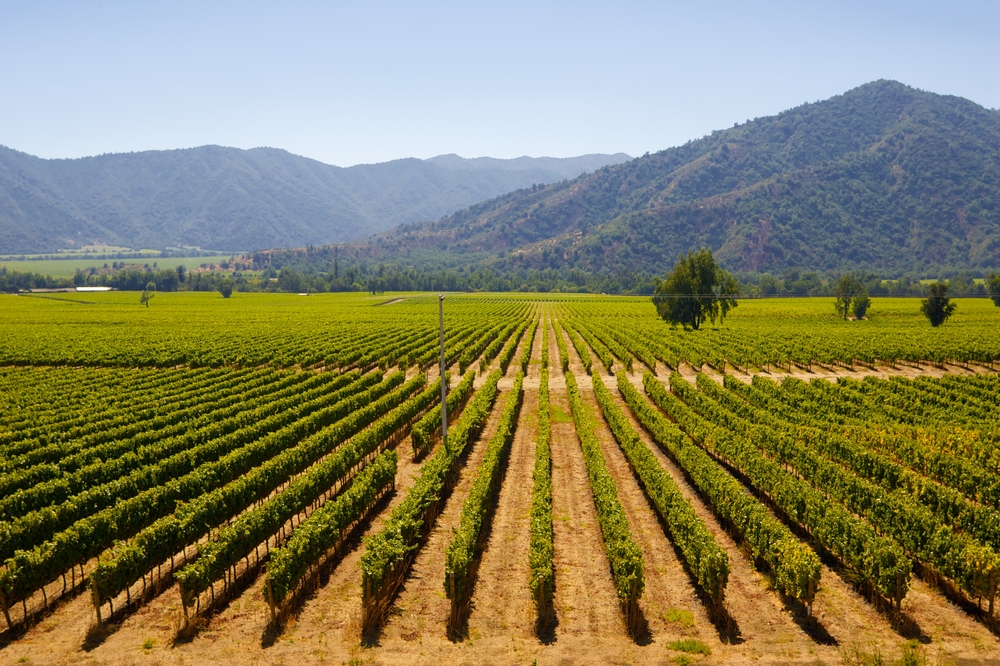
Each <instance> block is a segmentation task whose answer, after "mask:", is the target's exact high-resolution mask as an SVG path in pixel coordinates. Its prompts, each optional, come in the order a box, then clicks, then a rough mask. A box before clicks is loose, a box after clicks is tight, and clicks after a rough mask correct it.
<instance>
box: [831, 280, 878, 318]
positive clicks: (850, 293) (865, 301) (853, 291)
mask: <svg viewBox="0 0 1000 666" xmlns="http://www.w3.org/2000/svg"><path fill="white" fill-rule="evenodd" d="M835 294H836V296H837V300H835V301H834V302H833V307H834V308H835V309H836V310H837V314H838V315H840V316H841V317H843V318H844V320H845V321H846V320H847V315H848V314H852V315H854V318H855V319H861V318H862V317H864V316H865V313H866V312H868V308H869V307H870V306H871V299H870V298H868V290H867V289H865V285H863V284H861V281H860V280H858V279H857V278H856V277H854V276H853V275H842V276H840V279H839V280H837V286H836V289H835Z"/></svg>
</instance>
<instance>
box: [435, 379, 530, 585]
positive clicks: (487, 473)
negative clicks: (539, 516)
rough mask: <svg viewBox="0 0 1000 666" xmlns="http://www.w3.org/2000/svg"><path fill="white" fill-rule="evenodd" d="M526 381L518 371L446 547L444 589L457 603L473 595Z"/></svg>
mask: <svg viewBox="0 0 1000 666" xmlns="http://www.w3.org/2000/svg"><path fill="white" fill-rule="evenodd" d="M523 382H524V374H523V373H521V372H518V374H517V377H516V378H515V379H514V387H513V388H512V389H511V391H510V393H508V394H507V401H506V403H504V407H503V411H501V412H500V419H499V421H498V423H497V430H496V433H494V435H493V437H491V438H490V441H489V442H487V443H486V452H485V453H484V454H483V459H482V461H480V463H479V469H478V470H477V471H476V476H475V478H474V479H473V481H472V487H471V488H470V489H469V494H468V495H466V497H465V501H464V502H463V503H462V513H461V517H460V518H459V524H458V529H457V530H454V531H453V533H452V539H451V543H449V544H448V548H447V549H446V550H445V576H444V589H445V594H446V595H447V597H448V598H449V599H451V600H452V604H453V605H461V604H462V603H464V602H465V601H467V600H468V599H469V598H470V597H471V595H472V574H473V572H474V571H475V565H474V561H475V559H476V557H477V556H478V554H479V551H480V548H481V546H482V544H483V541H484V540H485V539H486V536H487V535H488V533H487V532H485V531H484V530H483V524H484V523H485V522H486V520H487V518H488V515H489V514H490V512H491V511H492V510H493V507H495V506H496V497H497V494H498V493H499V492H500V480H501V479H502V478H503V473H504V469H505V467H506V463H507V454H508V453H509V452H510V445H511V442H513V441H514V430H515V428H516V427H517V416H518V413H519V412H520V408H521V398H522V391H521V386H522V384H523ZM452 584H454V587H453V586H452Z"/></svg>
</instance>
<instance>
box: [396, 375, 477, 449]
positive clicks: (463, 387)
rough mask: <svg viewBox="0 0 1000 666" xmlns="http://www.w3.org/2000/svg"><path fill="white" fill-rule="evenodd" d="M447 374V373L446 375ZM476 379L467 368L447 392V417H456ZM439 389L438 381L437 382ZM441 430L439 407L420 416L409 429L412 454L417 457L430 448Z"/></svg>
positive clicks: (452, 419) (452, 418) (453, 418)
mask: <svg viewBox="0 0 1000 666" xmlns="http://www.w3.org/2000/svg"><path fill="white" fill-rule="evenodd" d="M446 376H447V375H446ZM475 379H476V371H475V370H469V371H468V372H467V373H465V376H464V377H462V381H460V382H459V383H458V386H456V387H455V388H453V389H451V391H449V392H448V399H447V404H448V418H449V419H450V420H451V421H454V420H455V419H456V418H458V416H459V413H460V412H461V411H462V407H464V406H465V401H466V400H468V399H469V396H470V395H472V383H473V382H474V381H475ZM437 386H438V389H439V390H440V387H441V384H440V382H439V383H438V384H437ZM440 432H441V409H440V408H438V409H432V410H430V411H429V412H427V413H426V414H424V415H423V417H421V419H420V420H419V421H417V423H416V424H415V425H414V426H413V428H412V430H410V441H411V442H412V445H413V456H414V457H415V458H419V457H421V456H423V455H425V454H426V453H427V452H428V451H430V450H431V447H432V446H433V445H434V441H435V436H439V435H440Z"/></svg>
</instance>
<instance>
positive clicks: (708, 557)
mask: <svg viewBox="0 0 1000 666" xmlns="http://www.w3.org/2000/svg"><path fill="white" fill-rule="evenodd" d="M594 392H595V394H596V395H597V404H598V405H600V407H601V411H602V412H603V413H604V420H605V421H607V424H608V426H609V427H610V428H611V432H612V433H613V434H614V436H615V439H616V440H617V441H618V445H619V446H620V447H621V449H622V451H623V452H624V453H625V457H626V458H627V459H628V461H629V464H630V465H631V466H632V469H633V470H635V472H636V474H637V475H638V476H639V480H640V481H641V483H642V486H643V488H644V489H645V491H646V495H648V496H649V498H650V500H652V502H653V506H655V507H656V511H657V513H659V514H660V517H661V518H662V519H663V522H664V523H666V525H667V529H668V530H669V531H670V536H671V541H672V542H673V543H674V545H675V546H677V547H678V548H679V549H680V551H681V553H682V555H683V557H684V561H685V562H686V563H687V565H688V569H689V570H690V571H691V573H692V574H693V575H694V577H695V578H696V579H697V580H698V585H699V586H701V588H702V590H704V592H705V594H706V595H708V597H709V598H710V599H712V601H713V602H714V603H715V604H716V605H717V606H719V607H721V604H722V601H723V597H724V595H725V588H726V582H727V581H728V579H729V556H728V555H726V551H724V550H723V549H722V547H721V546H719V544H718V543H717V542H716V541H715V537H713V536H712V533H711V532H709V530H708V527H707V526H706V525H705V523H704V521H702V519H701V518H699V517H698V516H697V515H695V512H694V509H693V508H692V507H691V503H690V502H689V501H688V500H687V499H685V497H684V496H683V495H682V494H681V491H680V488H678V487H677V484H676V483H675V482H674V480H673V478H672V477H671V476H670V474H669V473H668V472H667V471H666V470H665V469H663V466H662V465H660V461H659V460H657V459H656V456H654V455H653V453H652V451H650V450H649V448H647V447H646V444H645V442H643V441H642V440H641V439H640V438H639V435H638V434H637V433H636V432H635V429H634V428H632V424H631V423H629V421H628V418H627V417H626V416H625V414H624V413H623V412H622V411H621V409H619V407H618V405H617V404H615V400H614V398H613V397H612V395H611V392H610V391H608V389H607V387H605V386H604V381H603V380H602V379H601V377H600V375H594Z"/></svg>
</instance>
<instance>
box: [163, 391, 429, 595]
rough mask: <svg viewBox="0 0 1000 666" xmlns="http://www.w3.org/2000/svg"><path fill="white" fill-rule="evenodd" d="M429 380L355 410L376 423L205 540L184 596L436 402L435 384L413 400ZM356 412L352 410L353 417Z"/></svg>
mask: <svg viewBox="0 0 1000 666" xmlns="http://www.w3.org/2000/svg"><path fill="white" fill-rule="evenodd" d="M424 384H425V379H424V377H423V376H417V377H415V378H413V379H412V380H410V381H409V382H407V383H406V384H405V385H404V386H403V387H401V388H400V389H399V390H398V391H395V392H393V393H391V394H389V395H387V396H385V397H383V398H381V399H379V400H377V401H375V402H374V403H372V404H371V405H369V406H367V407H365V408H362V409H361V410H358V411H357V412H355V414H356V415H358V416H359V417H361V418H362V419H363V421H362V422H367V423H370V424H371V425H369V426H368V427H367V428H366V429H365V430H364V431H363V432H361V433H359V434H357V435H356V436H354V437H352V438H351V440H350V441H349V442H348V443H346V444H344V445H342V446H340V447H338V448H337V450H336V451H335V452H334V453H332V454H331V455H328V456H327V457H326V458H324V459H322V460H320V461H319V462H317V463H316V464H314V465H312V466H311V467H309V469H308V470H307V471H306V472H305V473H304V474H302V475H301V476H299V477H298V478H296V479H295V480H293V481H292V482H291V483H290V484H289V485H288V487H287V488H285V489H284V490H282V491H281V492H280V493H278V494H277V495H275V496H274V497H271V498H269V499H267V500H266V501H264V502H263V503H261V504H260V506H257V507H256V508H254V509H252V510H250V511H246V512H244V513H243V514H241V515H240V516H239V517H238V518H236V519H235V520H232V521H231V522H230V523H229V524H228V525H226V526H225V527H223V528H221V529H220V530H219V531H218V532H217V533H216V535H215V537H214V538H212V539H209V540H208V541H207V542H206V543H204V544H199V546H198V559H197V560H195V561H194V562H193V563H190V564H188V565H186V566H185V567H184V568H183V569H181V570H180V571H178V572H177V573H176V574H175V577H176V578H177V579H178V580H179V581H180V582H181V584H182V586H183V587H182V589H183V594H182V596H181V600H182V602H183V603H184V604H186V605H188V606H190V605H191V604H192V603H193V602H194V600H195V599H196V598H197V596H198V595H199V594H200V593H201V592H203V591H205V590H206V589H208V587H209V586H210V585H211V584H212V582H213V581H215V580H218V579H220V578H222V577H223V576H224V575H225V573H226V571H228V570H229V569H230V568H231V567H233V566H235V565H236V564H237V563H238V562H239V561H240V560H241V559H243V558H244V557H247V556H248V555H249V553H250V552H251V551H252V550H254V549H255V548H256V547H257V545H258V544H261V543H263V542H264V541H265V540H267V539H268V538H269V537H271V536H272V535H274V534H276V533H277V532H278V530H279V529H281V527H282V525H284V524H285V523H286V522H287V521H288V520H290V519H291V518H292V516H295V515H298V514H299V513H300V512H302V511H304V510H305V509H306V507H308V506H309V505H310V504H311V503H312V502H314V501H316V500H317V499H318V498H320V497H321V496H323V494H324V493H326V492H327V491H328V490H329V489H330V488H332V487H334V485H335V484H337V483H338V482H342V481H343V480H344V479H345V478H346V477H347V476H348V475H349V474H350V473H351V471H352V470H355V469H356V468H358V467H360V466H362V465H363V464H364V463H365V461H366V458H368V457H370V456H373V455H375V454H376V453H377V452H378V449H379V447H380V446H381V445H382V444H383V443H385V442H387V441H388V439H389V438H390V437H391V436H392V435H394V434H395V433H396V432H397V431H398V430H399V429H400V428H402V427H404V426H405V425H406V423H407V422H408V421H409V420H410V419H412V418H414V417H415V416H416V415H417V414H419V413H420V412H421V411H422V410H423V409H424V408H426V407H427V406H429V405H430V404H431V403H433V401H434V398H435V393H434V391H432V390H428V391H424V392H423V393H421V394H420V395H417V396H415V398H414V399H412V400H408V398H409V397H410V396H411V395H412V394H413V392H414V391H416V390H418V389H420V388H423V386H424ZM438 388H440V387H438ZM366 412H367V413H366ZM355 414H352V418H353V417H354V416H355ZM362 415H364V416H362ZM335 429H336V426H335ZM393 462H395V455H393ZM270 464H271V463H270V462H269V463H268V464H266V465H264V466H262V468H260V469H258V470H254V472H252V473H251V474H250V475H248V477H246V478H248V479H250V478H252V477H253V476H254V475H257V474H259V473H260V472H261V471H262V470H263V469H266V468H267V467H268V466H269V465H270ZM393 468H395V465H393ZM234 485H236V487H235V488H234V489H233V490H232V491H231V494H236V493H238V492H239V490H240V488H239V484H234Z"/></svg>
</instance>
